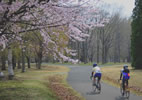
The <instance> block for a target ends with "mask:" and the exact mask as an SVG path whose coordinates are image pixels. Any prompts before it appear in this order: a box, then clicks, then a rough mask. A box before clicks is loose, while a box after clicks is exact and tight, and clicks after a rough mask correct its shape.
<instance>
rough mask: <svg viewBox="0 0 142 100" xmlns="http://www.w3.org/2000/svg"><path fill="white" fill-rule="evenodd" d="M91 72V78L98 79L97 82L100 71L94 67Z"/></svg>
mask: <svg viewBox="0 0 142 100" xmlns="http://www.w3.org/2000/svg"><path fill="white" fill-rule="evenodd" d="M92 72H93V75H92V76H93V77H94V78H96V77H98V80H100V79H101V76H102V73H101V69H100V68H99V67H98V66H96V67H94V68H93V69H92Z"/></svg>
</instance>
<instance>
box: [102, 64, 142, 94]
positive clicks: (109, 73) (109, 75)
mask: <svg viewBox="0 0 142 100" xmlns="http://www.w3.org/2000/svg"><path fill="white" fill-rule="evenodd" d="M129 68H130V77H131V78H130V80H129V86H130V89H131V91H133V92H135V93H136V94H138V95H142V80H141V76H142V70H134V69H132V67H129ZM121 69H122V65H120V66H118V65H117V66H115V65H113V66H111V67H102V73H103V77H102V79H103V80H104V81H105V82H107V83H110V84H112V85H114V86H117V87H119V86H120V84H119V82H118V79H119V78H120V70H121Z"/></svg>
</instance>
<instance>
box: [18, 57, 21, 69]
mask: <svg viewBox="0 0 142 100" xmlns="http://www.w3.org/2000/svg"><path fill="white" fill-rule="evenodd" d="M17 63H18V69H21V61H20V59H18V62H17Z"/></svg>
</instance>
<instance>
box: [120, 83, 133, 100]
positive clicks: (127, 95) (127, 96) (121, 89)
mask: <svg viewBox="0 0 142 100" xmlns="http://www.w3.org/2000/svg"><path fill="white" fill-rule="evenodd" d="M119 81H120V80H119ZM124 86H125V90H124V89H123V83H122V82H121V83H120V93H121V95H122V96H123V97H125V98H127V99H129V97H130V89H129V87H128V86H127V84H126V82H125V84H124Z"/></svg>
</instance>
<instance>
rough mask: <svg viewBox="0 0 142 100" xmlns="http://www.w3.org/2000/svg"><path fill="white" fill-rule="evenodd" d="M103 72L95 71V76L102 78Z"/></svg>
mask: <svg viewBox="0 0 142 100" xmlns="http://www.w3.org/2000/svg"><path fill="white" fill-rule="evenodd" d="M101 76H102V73H95V75H94V77H100V78H101Z"/></svg>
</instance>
